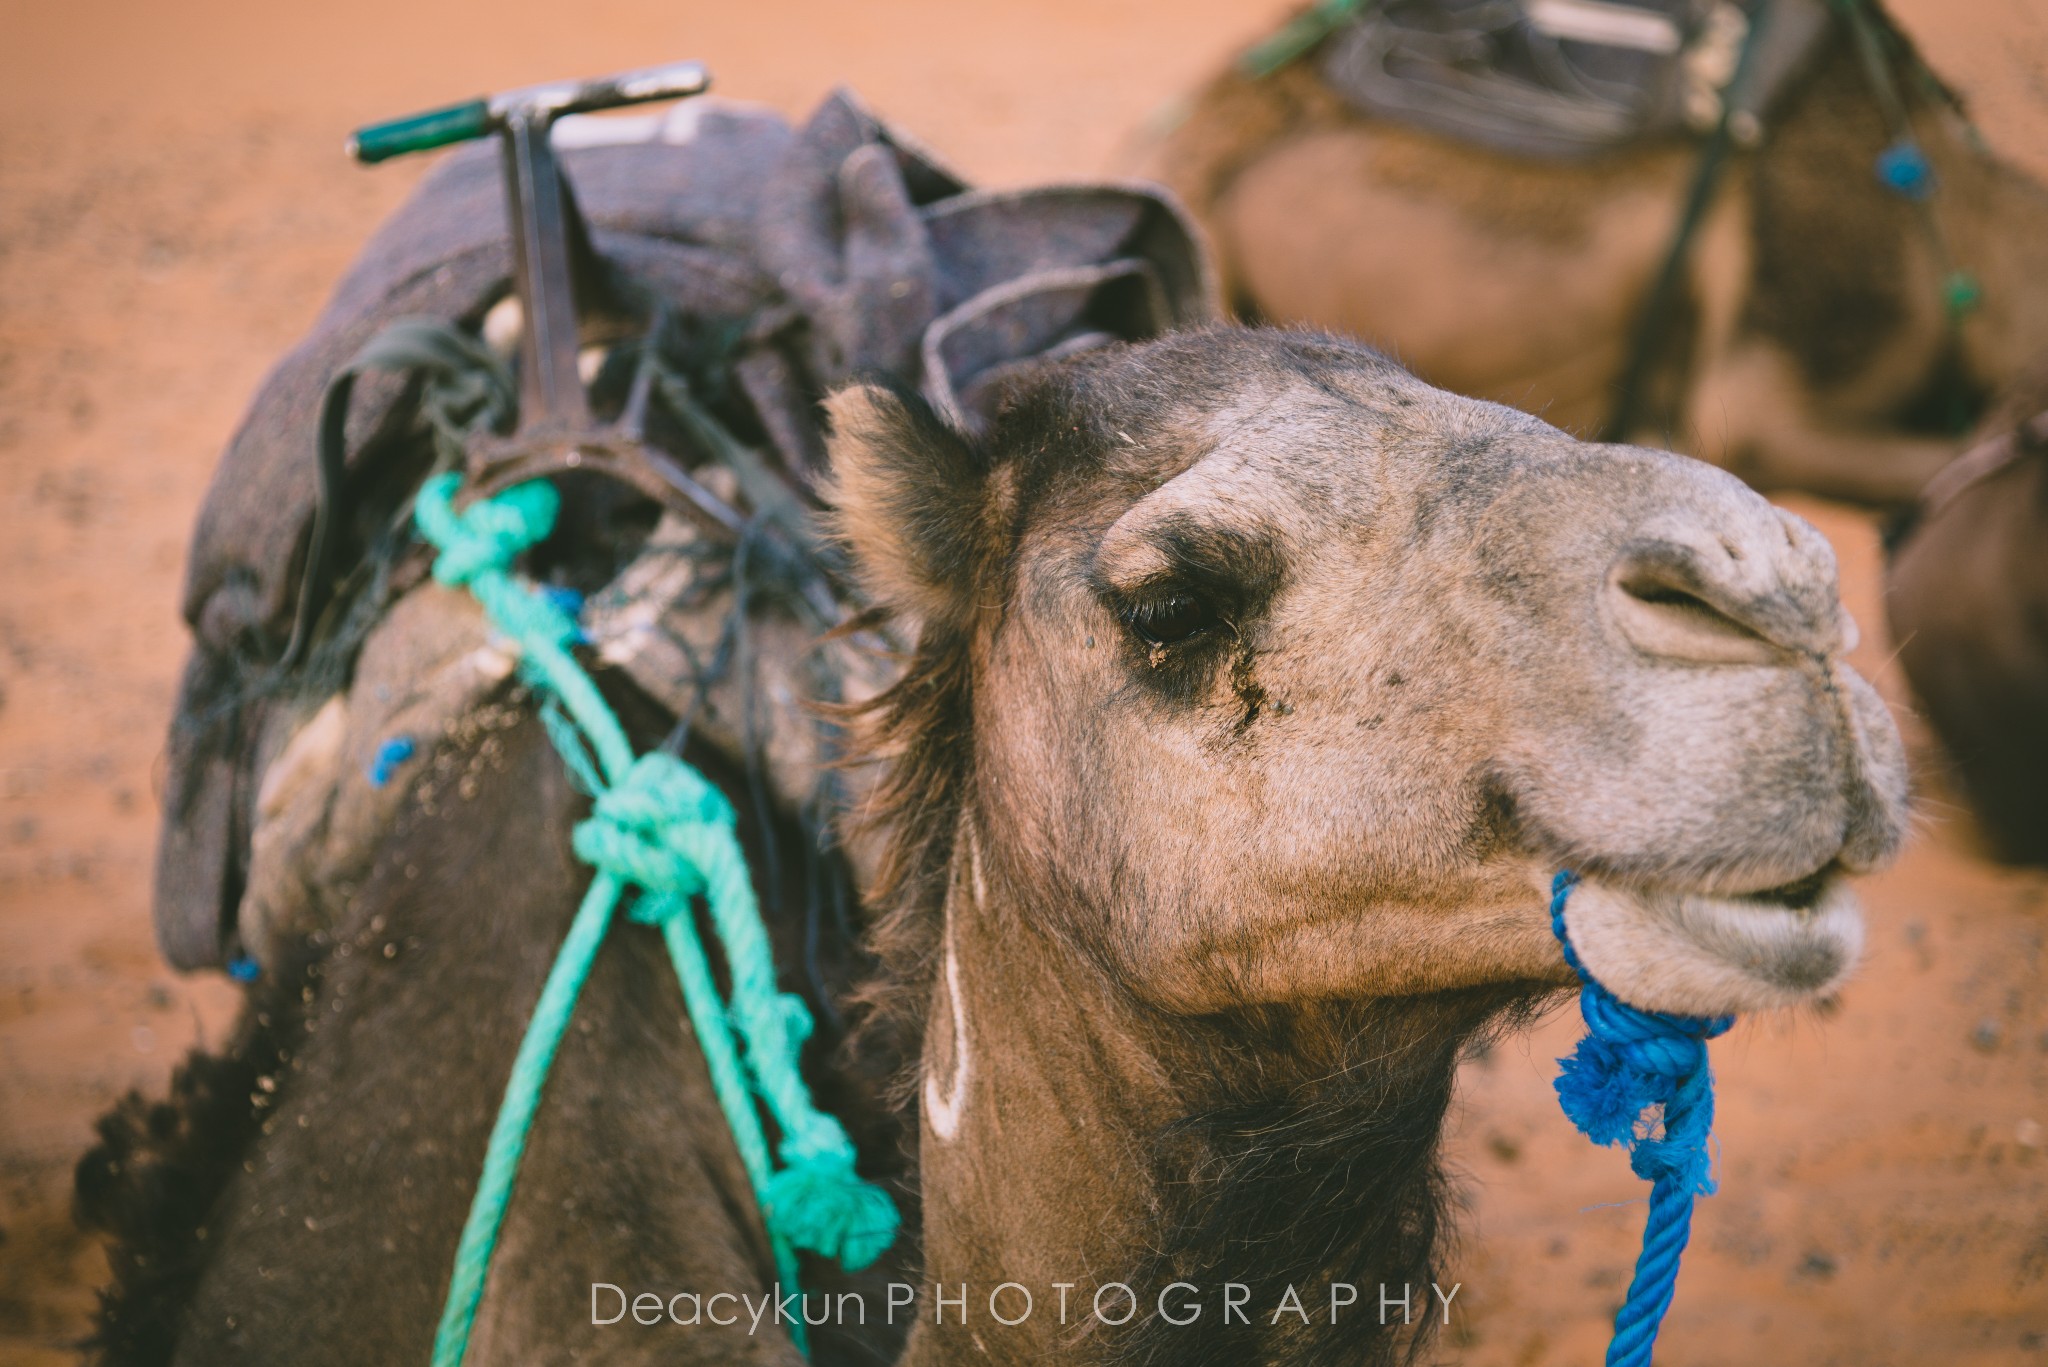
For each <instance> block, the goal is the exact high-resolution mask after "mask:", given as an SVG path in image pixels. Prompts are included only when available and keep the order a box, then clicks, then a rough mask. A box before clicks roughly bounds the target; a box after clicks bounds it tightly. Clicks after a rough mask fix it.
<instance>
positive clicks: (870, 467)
mask: <svg viewBox="0 0 2048 1367" xmlns="http://www.w3.org/2000/svg"><path fill="white" fill-rule="evenodd" d="M825 408H826V412H827V413H828V414H829V415H830V417H831V421H832V435H831V437H830V439H829V442H828V446H829V449H830V451H831V457H832V480H833V485H834V488H833V490H832V502H833V506H834V508H835V510H836V512H835V522H836V530H837V532H838V535H839V538H840V540H841V541H843V542H844V543H845V544H846V546H847V547H848V548H849V549H850V550H851V551H852V552H853V558H854V562H855V565H856V567H857V569H858V571H859V576H860V582H861V587H862V588H864V589H865V590H866V591H867V593H868V596H869V597H870V598H872V599H873V600H874V601H875V603H876V604H877V605H878V606H880V607H885V608H887V609H889V610H890V611H892V612H894V613H896V614H897V615H899V616H907V617H911V618H915V619H917V620H918V621H919V622H920V623H925V622H938V623H944V622H954V621H958V620H960V619H961V618H963V617H964V616H965V615H966V613H967V611H968V609H969V608H970V607H971V606H972V603H973V601H974V584H975V581H976V580H977V578H978V577H979V574H980V571H981V567H982V565H983V563H984V559H985V557H986V555H987V553H988V552H987V548H986V547H985V546H984V544H983V541H984V535H985V528H986V527H987V526H988V518H987V516H986V512H987V497H988V482H987V479H986V472H985V470H984V469H983V468H982V461H981V459H980V457H979V456H978V455H977V454H976V452H975V450H974V447H973V445H972V444H971V443H970V442H969V441H968V439H967V438H966V437H965V436H964V435H962V434H961V433H960V432H959V431H957V430H955V429H954V428H953V427H952V426H950V425H949V424H948V423H947V422H946V421H945V420H944V419H942V418H941V417H939V415H938V414H936V413H934V412H933V411H932V410H931V408H930V406H929V405H927V404H926V403H925V402H924V400H922V399H920V398H918V397H916V396H915V395H911V394H904V393H898V392H895V391H892V390H888V389H883V388H880V387H878V386H875V385H854V386H851V387H850V388H846V389H842V390H840V391H839V392H838V393H836V394H834V395H832V396H831V397H830V398H829V399H827V400H826V401H825Z"/></svg>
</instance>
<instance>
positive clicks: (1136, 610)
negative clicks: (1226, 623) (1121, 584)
mask: <svg viewBox="0 0 2048 1367" xmlns="http://www.w3.org/2000/svg"><path fill="white" fill-rule="evenodd" d="M1122 616H1123V619H1124V625H1125V626H1126V627H1128V628H1129V629H1130V632H1131V634H1132V635H1134V636H1136V637H1137V638H1138V639H1139V640H1141V641H1143V642H1144V643H1145V644H1146V645H1148V646H1152V647H1155V648H1157V647H1162V646H1170V645H1177V644H1179V643H1180V642H1182V641H1188V640H1192V639H1194V638H1195V637H1197V636H1200V635H1201V634H1202V633H1203V632H1205V631H1208V630H1209V629H1210V628H1212V627H1215V626H1219V625H1221V623H1222V620H1223V619H1222V617H1221V615H1220V614H1219V613H1218V612H1217V610H1216V605H1215V604H1214V603H1212V602H1210V601H1209V600H1208V599H1206V598H1204V597H1201V596H1200V595H1198V594H1193V593H1188V592H1185V591H1176V592H1172V593H1166V594H1162V595H1160V596H1158V597H1156V598H1142V599H1139V600H1137V601H1136V602H1132V603H1129V604H1126V605H1125V607H1124V609H1123V612H1122Z"/></svg>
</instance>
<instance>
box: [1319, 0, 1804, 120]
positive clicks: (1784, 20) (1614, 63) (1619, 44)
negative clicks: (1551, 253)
mask: <svg viewBox="0 0 2048 1367" xmlns="http://www.w3.org/2000/svg"><path fill="white" fill-rule="evenodd" d="M1827 23H1828V13H1827V8H1826V5H1825V0H1747V2H1746V3H1742V4H1738V3H1735V2H1734V0H1384V3H1373V0H1366V3H1365V4H1364V5H1363V6H1362V10H1361V13H1359V14H1358V15H1357V16H1356V17H1355V18H1353V19H1352V20H1351V21H1349V22H1348V23H1346V24H1345V25H1343V26H1342V27H1340V28H1339V29H1338V30H1337V31H1336V32H1334V33H1333V34H1332V35H1331V36H1330V38H1329V40H1328V41H1327V42H1326V43H1325V44H1324V45H1323V48H1322V51H1321V54H1320V62H1321V72H1322V76H1323V79H1324V80H1325V81H1326V82H1327V83H1328V84H1329V85H1330V86H1331V88H1332V89H1334V90H1336V91H1337V92H1338V93H1339V94H1340V95H1342V96H1343V97H1344V98H1345V99H1346V100H1348V101H1349V102H1351V103H1352V104H1353V105H1355V106H1356V107H1357V108H1359V109H1360V110H1361V111H1363V112H1365V113H1369V114H1374V115H1378V116H1380V117H1382V118H1388V119H1395V120H1398V121H1401V122H1404V123H1410V124H1413V125H1415V126H1417V127H1420V128H1426V129H1429V130H1430V131H1432V132H1437V133H1444V134H1447V135H1449V136H1451V137H1455V138H1459V139H1461V140H1464V141H1469V142H1474V143H1478V144H1480V145H1482V146H1486V147H1493V148H1497V149H1499V150H1501V151H1504V152H1511V153H1515V154H1517V155H1522V156H1534V157H1553V158H1580V157H1587V156H1591V155H1594V154H1596V153H1599V152H1603V151H1607V150H1610V149H1613V148H1616V147H1621V146H1626V145H1628V144H1632V143H1638V142H1643V141H1648V140H1653V139H1658V138H1666V137H1672V136H1676V135H1682V134H1685V133H1687V132H1705V131H1707V130H1709V129H1711V128H1712V127H1714V125H1715V124H1716V123H1717V122H1718V121H1719V119H1720V117H1721V115H1722V112H1723V111H1722V105H1723V100H1724V97H1727V96H1733V97H1734V98H1736V99H1738V100H1739V102H1740V104H1739V107H1740V108H1741V110H1742V111H1743V112H1744V113H1746V114H1747V115H1749V116H1751V117H1757V118H1760V117H1762V116H1763V114H1764V113H1765V112H1767V110H1768V109H1769V107H1770V106H1771V104H1772V103H1773V101H1774V100H1775V99H1776V98H1777V97H1778V96H1779V95H1780V94H1781V93H1782V92H1783V91H1784V89H1785V88H1786V86H1787V85H1788V83H1789V82H1790V81H1791V80H1792V79H1793V77H1794V76H1795V75H1796V74H1797V72H1798V70H1799V68H1800V67H1801V66H1802V65H1803V64H1804V62H1805V61H1806V59H1807V58H1808V57H1809V56H1810V55H1811V53H1812V51H1813V49H1814V47H1815V46H1816V45H1817V44H1818V42H1819V41H1820V38H1821V36H1822V34H1823V33H1824V32H1825V30H1826V27H1827ZM1752 30H1754V44H1755V50H1754V52H1753V53H1752V55H1751V59H1750V70H1749V72H1748V75H1747V78H1746V80H1745V81H1744V83H1743V89H1742V90H1741V91H1740V92H1731V91H1729V90H1728V87H1729V83H1730V80H1731V78H1732V77H1733V76H1734V75H1735V72H1736V67H1737V64H1738V61H1739V60H1740V57H1741V54H1742V50H1743V48H1744V46H1745V45H1746V44H1748V43H1749V42H1750V41H1751V34H1752Z"/></svg>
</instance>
